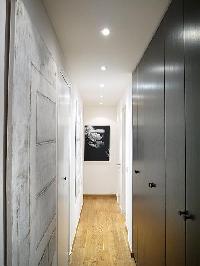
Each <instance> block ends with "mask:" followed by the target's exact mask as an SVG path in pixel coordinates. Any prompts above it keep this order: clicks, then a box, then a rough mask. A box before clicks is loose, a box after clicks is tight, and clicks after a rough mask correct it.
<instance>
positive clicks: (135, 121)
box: [132, 69, 139, 261]
mask: <svg viewBox="0 0 200 266" xmlns="http://www.w3.org/2000/svg"><path fill="white" fill-rule="evenodd" d="M132 110H133V201H132V203H133V204H132V206H133V229H132V230H133V243H132V248H133V255H134V258H135V260H136V261H137V250H138V247H137V243H138V221H137V220H138V197H137V188H138V178H137V177H138V174H139V169H138V90H137V69H136V70H135V72H134V73H133V90H132Z"/></svg>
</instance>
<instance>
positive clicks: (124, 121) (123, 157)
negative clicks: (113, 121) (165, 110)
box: [122, 107, 126, 215]
mask: <svg viewBox="0 0 200 266" xmlns="http://www.w3.org/2000/svg"><path fill="white" fill-rule="evenodd" d="M122 212H123V214H124V215H126V107H124V108H123V109H122Z"/></svg>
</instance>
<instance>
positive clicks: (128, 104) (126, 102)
mask: <svg viewBox="0 0 200 266" xmlns="http://www.w3.org/2000/svg"><path fill="white" fill-rule="evenodd" d="M130 88H131V87H130ZM124 107H125V110H126V114H125V116H126V144H125V145H126V162H125V169H126V189H125V191H126V202H125V209H126V210H125V213H126V217H125V219H126V226H127V230H128V242H129V245H130V248H132V90H131V89H127V90H126V92H125V93H124V96H123V97H122V100H121V101H120V103H119V105H118V108H117V116H118V119H117V120H118V128H119V132H120V149H119V160H120V163H121V164H122V125H123V123H122V116H123V115H122V112H123V108H124ZM122 199H123V196H122V172H120V177H119V190H118V202H119V204H120V208H121V209H122V204H123V203H122Z"/></svg>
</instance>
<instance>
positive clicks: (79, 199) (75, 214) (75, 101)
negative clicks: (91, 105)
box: [70, 89, 84, 251]
mask: <svg viewBox="0 0 200 266" xmlns="http://www.w3.org/2000/svg"><path fill="white" fill-rule="evenodd" d="M77 106H78V116H77V117H76V115H77V111H76V109H77ZM77 118H78V123H79V129H80V132H79V137H80V140H79V144H78V143H77V145H80V152H81V154H80V157H81V158H80V164H81V165H80V168H79V169H78V171H77V170H76V165H75V163H76V160H77V158H76V154H75V150H76V149H75V141H76V140H75V135H76V134H77V133H75V131H76V129H75V124H76V119H77ZM70 138H71V147H70V149H71V156H70V157H71V163H70V251H72V246H73V242H74V238H75V235H76V229H77V226H78V223H79V219H80V214H81V210H82V206H83V150H84V129H83V103H82V99H81V97H80V95H79V93H78V91H77V90H76V89H73V90H72V105H71V137H70ZM76 177H78V178H79V182H78V184H77V185H78V186H79V187H78V188H77V191H78V194H77V196H76V195H75V189H76V188H75V186H76Z"/></svg>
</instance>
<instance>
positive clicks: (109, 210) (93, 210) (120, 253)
mask: <svg viewBox="0 0 200 266" xmlns="http://www.w3.org/2000/svg"><path fill="white" fill-rule="evenodd" d="M70 260H71V263H70V265H71V266H77V265H87V266H90V265H101V266H106V265H109V266H112V265H116V266H134V265H135V264H134V262H133V261H132V259H131V257H130V251H129V247H128V241H127V233H126V229H125V222H124V218H123V216H122V214H121V213H120V209H119V206H118V204H117V201H116V198H115V196H85V197H84V205H83V210H82V214H81V219H80V223H79V226H78V229H77V235H76V238H75V242H74V246H73V252H72V255H71V258H70Z"/></svg>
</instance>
